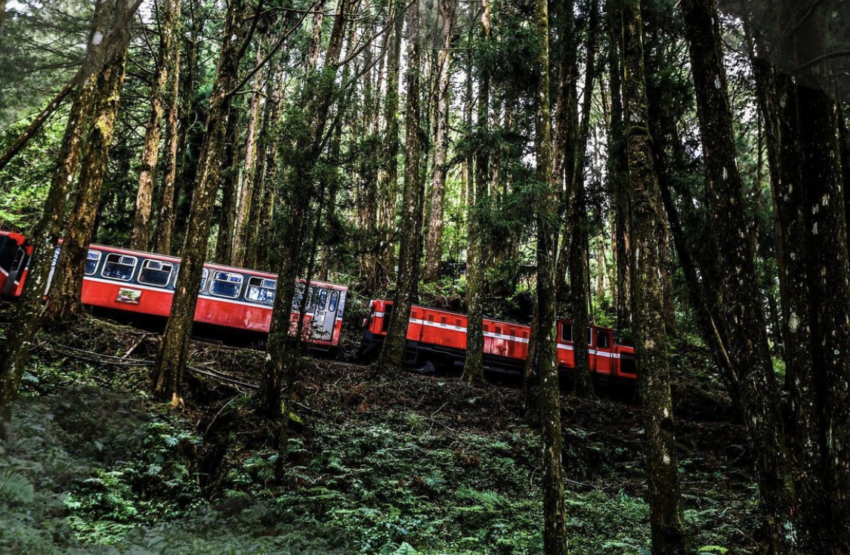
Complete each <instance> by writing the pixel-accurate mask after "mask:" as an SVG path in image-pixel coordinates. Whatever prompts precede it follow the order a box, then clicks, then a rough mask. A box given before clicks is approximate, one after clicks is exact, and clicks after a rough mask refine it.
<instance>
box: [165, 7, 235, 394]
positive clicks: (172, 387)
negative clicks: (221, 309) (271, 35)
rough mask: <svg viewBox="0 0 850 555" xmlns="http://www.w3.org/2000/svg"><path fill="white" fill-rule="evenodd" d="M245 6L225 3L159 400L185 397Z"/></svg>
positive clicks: (170, 323) (167, 334) (169, 327)
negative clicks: (191, 340) (194, 327)
mask: <svg viewBox="0 0 850 555" xmlns="http://www.w3.org/2000/svg"><path fill="white" fill-rule="evenodd" d="M244 8H245V0H231V1H230V3H229V4H228V6H227V13H226V15H225V20H224V29H223V34H222V45H221V54H220V57H219V61H218V69H217V70H216V76H215V81H214V82H213V88H212V92H211V94H210V107H209V112H208V116H207V134H206V139H205V142H204V147H203V149H202V150H201V157H200V160H199V162H198V173H197V178H196V180H197V183H196V184H195V187H194V193H193V196H192V208H191V210H190V213H189V220H188V222H187V225H186V238H185V240H184V242H183V249H182V251H181V259H182V260H181V262H180V273H179V275H178V277H177V284H176V291H175V295H174V300H173V301H172V308H171V317H170V318H169V319H168V323H167V324H166V327H165V334H164V335H163V338H162V344H161V346H160V349H159V352H158V353H157V358H156V364H155V366H154V374H153V375H154V379H153V391H154V394H155V395H156V397H157V398H158V399H160V400H163V401H171V402H172V404H174V405H176V404H178V403H179V402H180V399H181V397H180V394H181V388H182V385H183V384H182V382H183V372H184V371H185V368H186V359H187V358H188V355H189V339H190V337H191V333H192V321H193V319H194V316H195V306H196V305H197V302H198V292H199V288H200V285H201V277H202V274H203V269H204V261H205V258H206V255H207V244H208V241H209V234H210V217H211V215H212V208H213V203H214V202H215V196H216V192H217V191H218V187H219V181H220V178H221V166H220V164H221V154H222V150H223V148H224V138H225V131H226V127H227V125H226V121H225V119H226V117H227V113H228V112H229V108H230V101H231V92H232V89H233V87H234V86H235V85H236V77H237V72H238V68H239V54H240V53H241V52H242V49H241V44H242V34H243V33H242V27H243V19H242V18H243V15H244V14H243V11H244Z"/></svg>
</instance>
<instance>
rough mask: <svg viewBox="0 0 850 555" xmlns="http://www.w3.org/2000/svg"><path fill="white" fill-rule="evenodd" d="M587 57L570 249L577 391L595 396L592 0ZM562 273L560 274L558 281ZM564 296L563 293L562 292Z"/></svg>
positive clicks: (595, 8) (595, 12) (595, 19)
mask: <svg viewBox="0 0 850 555" xmlns="http://www.w3.org/2000/svg"><path fill="white" fill-rule="evenodd" d="M588 11H589V13H588V15H587V17H588V28H587V59H586V63H585V80H584V98H583V100H582V109H581V113H582V120H581V127H580V129H579V138H578V142H577V144H576V162H575V164H574V169H573V175H572V176H567V179H571V180H572V185H571V187H570V188H571V189H572V191H573V194H574V195H575V197H574V200H573V209H572V211H571V214H570V216H571V217H572V219H573V225H572V230H571V231H572V239H571V240H570V250H569V269H570V299H571V303H570V305H571V308H572V317H573V349H574V351H573V353H574V356H575V393H576V395H577V396H579V397H582V398H591V397H594V392H593V375H592V374H591V371H590V348H589V346H588V344H587V335H588V330H589V329H590V313H589V311H588V305H589V303H590V275H589V271H588V270H589V269H588V259H589V257H590V237H589V229H588V227H589V225H590V224H589V222H588V215H587V210H588V206H587V192H586V188H585V183H584V170H585V167H586V165H587V164H586V159H587V156H586V151H587V143H588V139H589V137H590V110H591V107H592V99H593V82H594V78H595V74H596V42H597V27H598V26H599V2H598V0H591V2H590V4H589V6H588ZM562 278H563V276H559V278H558V279H559V285H560V283H561V281H560V280H561V279H562ZM562 296H563V295H562Z"/></svg>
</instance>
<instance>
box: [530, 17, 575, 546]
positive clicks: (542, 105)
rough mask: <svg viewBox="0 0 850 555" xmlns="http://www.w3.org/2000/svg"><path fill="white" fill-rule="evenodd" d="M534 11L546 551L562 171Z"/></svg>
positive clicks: (555, 437) (554, 498) (544, 41)
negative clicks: (555, 157)
mask: <svg viewBox="0 0 850 555" xmlns="http://www.w3.org/2000/svg"><path fill="white" fill-rule="evenodd" d="M533 7H534V12H533V15H532V17H533V20H532V21H533V25H534V35H533V37H534V39H535V42H536V45H535V46H536V49H535V53H536V57H535V59H534V69H535V71H536V73H537V84H536V85H537V86H536V90H535V97H534V98H535V103H534V127H535V135H534V149H535V153H536V156H537V177H538V181H539V182H540V183H541V184H542V187H543V189H542V191H541V192H540V194H539V195H538V200H537V234H538V236H537V310H538V315H537V318H538V321H537V335H538V339H537V346H536V349H537V353H536V356H537V360H538V369H537V372H538V374H539V376H540V421H541V423H542V433H541V436H542V440H543V484H542V486H543V549H544V552H545V553H546V555H564V554H566V552H567V522H566V516H567V515H566V507H565V504H564V478H563V467H562V464H561V456H562V455H561V452H562V441H563V440H562V436H561V399H560V387H559V384H558V350H557V349H558V346H557V340H556V337H555V328H556V315H555V303H556V289H557V286H556V283H555V257H556V255H557V249H558V239H557V237H558V235H557V229H558V226H557V214H558V196H559V195H558V193H559V191H558V185H559V183H560V181H561V180H560V176H555V175H553V171H552V137H551V130H550V127H549V125H550V123H549V121H550V113H549V9H548V5H547V2H546V0H535V2H534V4H533Z"/></svg>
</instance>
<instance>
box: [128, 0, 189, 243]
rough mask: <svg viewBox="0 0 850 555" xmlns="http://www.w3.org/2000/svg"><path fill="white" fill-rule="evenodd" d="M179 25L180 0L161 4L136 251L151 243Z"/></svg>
mask: <svg viewBox="0 0 850 555" xmlns="http://www.w3.org/2000/svg"><path fill="white" fill-rule="evenodd" d="M179 24H180V0H167V1H166V2H164V3H163V4H162V9H161V11H160V14H159V53H158V55H157V60H156V72H155V73H154V77H153V83H152V84H151V111H150V115H149V116H148V123H147V126H146V127H145V140H144V145H143V146H142V168H141V170H140V171H139V189H138V192H137V193H136V213H135V217H134V220H133V232H132V234H131V236H130V248H131V249H135V250H142V251H145V250H148V248H149V247H150V243H151V240H150V238H151V215H152V214H153V189H154V180H155V179H156V165H157V161H158V160H159V139H160V134H161V130H162V118H163V114H164V112H165V107H166V104H165V101H166V97H167V96H170V94H169V93H168V91H167V87H168V84H169V76H168V73H169V70H171V69H173V68H172V65H173V64H172V61H173V57H174V53H173V51H174V50H175V49H177V48H179V42H178V40H177V37H178V35H177V32H178V30H179Z"/></svg>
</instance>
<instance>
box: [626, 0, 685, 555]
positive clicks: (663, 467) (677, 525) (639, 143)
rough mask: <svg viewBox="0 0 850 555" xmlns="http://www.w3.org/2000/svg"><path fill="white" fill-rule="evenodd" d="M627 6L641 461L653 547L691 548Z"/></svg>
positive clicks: (638, 40) (651, 175) (648, 152)
mask: <svg viewBox="0 0 850 555" xmlns="http://www.w3.org/2000/svg"><path fill="white" fill-rule="evenodd" d="M622 6H623V17H622V21H623V37H624V43H623V44H624V46H623V73H624V75H625V78H624V81H623V98H624V105H625V115H626V118H625V121H626V122H628V124H627V127H626V145H627V156H628V164H629V166H628V167H629V183H630V201H629V203H630V206H631V214H632V219H631V224H630V225H631V233H632V246H633V249H632V260H631V264H632V276H633V278H634V284H633V285H634V293H633V294H634V308H635V314H634V317H635V345H636V349H635V351H636V354H637V362H638V376H639V388H640V395H641V404H642V407H643V421H644V430H645V432H646V435H645V438H644V460H645V461H646V467H647V482H648V488H649V504H650V516H649V519H650V527H651V531H652V552H653V553H658V554H685V553H688V552H689V551H688V545H687V535H686V532H685V521H684V517H683V513H682V504H681V503H682V501H681V494H680V484H679V474H678V458H679V457H678V453H677V452H676V440H675V437H674V433H673V432H674V423H673V402H672V398H671V394H670V375H669V362H668V358H667V337H666V331H665V326H664V283H663V282H664V273H663V271H664V260H663V258H662V249H661V245H662V242H663V240H664V237H665V236H666V234H667V229H666V225H665V222H664V218H663V216H662V212H661V192H660V189H659V186H658V176H657V175H656V173H655V167H654V163H653V155H652V138H651V137H650V134H649V110H648V107H647V105H648V102H647V96H646V77H645V74H644V55H643V41H642V36H641V35H642V28H643V25H642V19H641V12H640V1H639V0H625V1H624V2H623V4H622Z"/></svg>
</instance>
